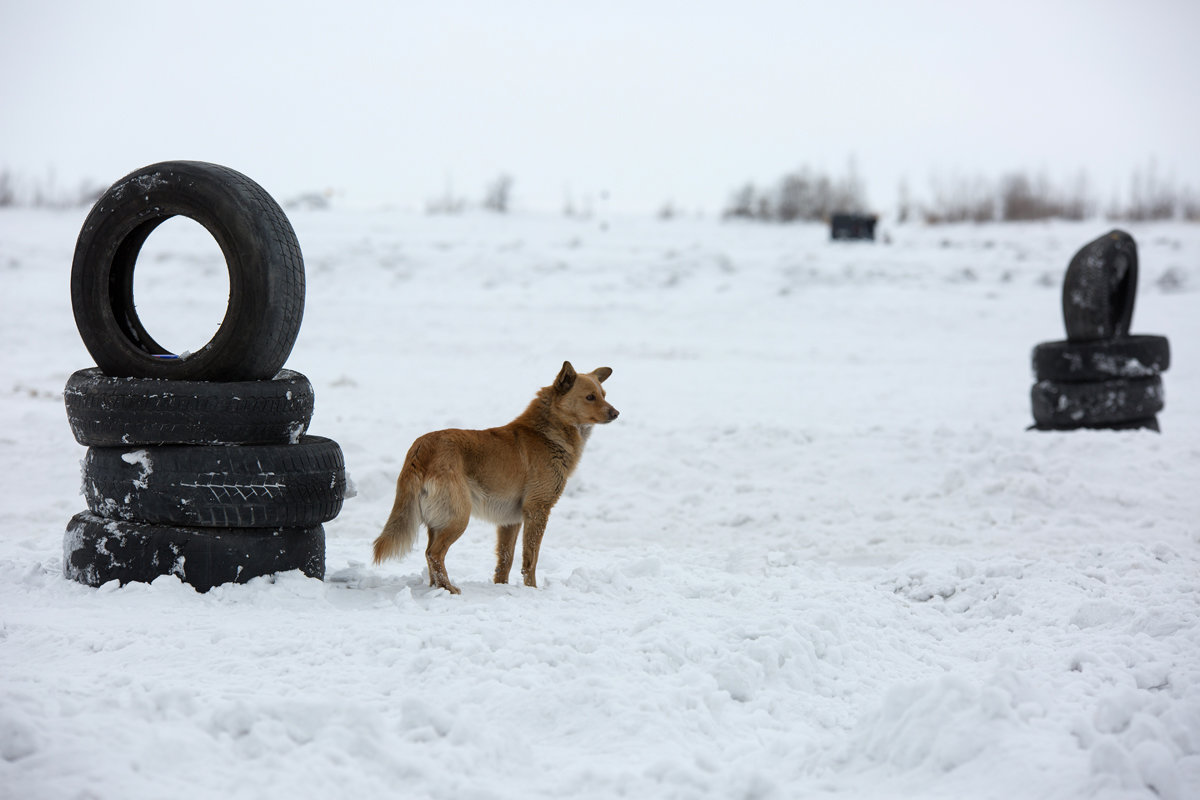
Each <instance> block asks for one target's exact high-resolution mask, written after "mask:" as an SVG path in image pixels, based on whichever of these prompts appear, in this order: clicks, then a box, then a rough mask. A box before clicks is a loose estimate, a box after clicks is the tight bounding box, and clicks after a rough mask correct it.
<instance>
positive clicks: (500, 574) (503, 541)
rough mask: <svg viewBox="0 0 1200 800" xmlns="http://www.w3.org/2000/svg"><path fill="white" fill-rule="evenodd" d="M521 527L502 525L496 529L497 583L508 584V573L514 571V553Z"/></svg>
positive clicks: (495, 580)
mask: <svg viewBox="0 0 1200 800" xmlns="http://www.w3.org/2000/svg"><path fill="white" fill-rule="evenodd" d="M520 532H521V526H520V525H519V524H518V525H501V526H499V527H498V528H496V575H495V577H494V578H493V579H492V580H493V581H494V582H495V583H508V573H509V572H511V571H512V562H513V553H514V552H515V551H516V549H517V534H518V533H520Z"/></svg>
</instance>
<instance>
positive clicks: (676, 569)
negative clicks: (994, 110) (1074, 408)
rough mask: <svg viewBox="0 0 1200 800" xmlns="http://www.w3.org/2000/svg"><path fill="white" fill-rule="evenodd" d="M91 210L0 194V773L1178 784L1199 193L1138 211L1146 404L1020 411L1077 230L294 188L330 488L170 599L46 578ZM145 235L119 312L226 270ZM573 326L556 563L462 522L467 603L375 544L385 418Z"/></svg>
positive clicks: (413, 411)
mask: <svg viewBox="0 0 1200 800" xmlns="http://www.w3.org/2000/svg"><path fill="white" fill-rule="evenodd" d="M84 216H85V212H84V211H82V210H81V211H77V212H76V211H72V212H48V211H43V212H34V211H23V210H7V211H4V212H3V213H0V271H2V272H3V273H4V276H5V292H4V293H3V294H2V299H0V302H2V303H3V309H4V313H3V314H0V336H2V337H3V339H2V341H3V347H4V365H5V368H4V373H3V374H4V377H5V381H4V384H2V385H0V390H2V391H0V422H2V423H3V427H2V428H0V453H2V454H3V457H4V459H5V462H6V463H7V464H9V466H10V468H9V469H8V470H7V471H6V478H5V481H4V483H3V489H2V505H0V529H2V530H3V535H2V536H0V797H2V798H5V800H8V798H13V799H14V800H15V799H16V798H22V799H23V800H39V799H40V798H121V800H131V799H136V798H160V797H173V796H179V797H189V798H263V797H289V798H325V797H347V798H356V797H375V796H385V797H394V796H404V797H414V798H443V797H445V798H449V797H472V798H516V797H577V798H591V797H596V798H609V797H616V796H637V797H671V798H691V797H711V798H731V797H748V798H749V797H754V798H790V797H848V798H849V797H853V798H873V797H879V798H886V797H907V798H990V797H995V798H1011V797H1047V798H1154V797H1161V798H1170V799H1172V800H1186V798H1190V797H1196V796H1200V592H1197V583H1196V576H1197V574H1200V493H1198V492H1197V490H1196V487H1197V486H1198V485H1200V350H1197V348H1196V342H1198V341H1200V314H1197V313H1196V308H1197V292H1200V227H1198V226H1188V225H1182V224H1165V223H1162V224H1155V225H1145V226H1134V227H1132V228H1131V229H1130V232H1131V233H1132V234H1133V235H1134V236H1135V238H1136V239H1137V241H1138V245H1139V266H1140V286H1139V293H1138V300H1137V306H1136V308H1135V312H1134V318H1133V326H1132V332H1133V333H1158V334H1164V335H1167V336H1168V337H1170V340H1171V347H1172V366H1171V369H1170V370H1169V371H1168V372H1167V373H1165V375H1164V378H1163V382H1164V387H1165V393H1166V409H1165V411H1164V412H1163V413H1162V414H1161V415H1160V421H1161V424H1162V433H1161V434H1155V433H1151V432H1148V431H1125V432H1113V431H1076V432H1070V433H1042V432H1030V431H1027V430H1025V429H1026V427H1027V426H1028V425H1029V424H1030V423H1031V422H1032V418H1031V412H1030V396H1029V391H1030V387H1031V385H1032V383H1033V377H1032V375H1031V374H1030V368H1029V355H1030V351H1031V349H1032V347H1033V346H1034V345H1035V344H1036V343H1038V342H1040V341H1046V340H1052V339H1061V338H1063V336H1064V331H1063V323H1062V318H1061V281H1062V276H1063V274H1064V272H1065V269H1066V266H1067V263H1068V261H1069V260H1070V258H1071V256H1072V255H1073V254H1074V252H1075V251H1076V250H1077V249H1078V248H1079V247H1080V246H1082V245H1083V244H1084V243H1086V242H1088V241H1091V240H1092V239H1094V238H1096V236H1098V235H1100V234H1102V233H1104V232H1105V231H1107V230H1108V226H1106V225H1105V224H1104V223H1102V222H1093V223H1053V224H1036V225H991V226H964V227H941V228H924V227H919V226H916V227H914V226H891V225H886V224H884V225H882V226H881V232H882V233H885V234H886V236H887V237H888V239H889V243H887V244H884V243H882V242H881V243H877V244H873V245H872V244H851V243H832V242H829V241H828V232H827V229H825V228H823V227H821V226H803V225H801V226H791V227H760V226H754V225H742V224H733V223H722V222H719V221H717V220H713V219H675V220H672V221H670V222H660V221H657V220H649V219H636V218H620V217H614V218H609V219H604V220H599V219H592V220H568V219H561V218H555V217H539V216H512V217H500V216H482V215H472V214H467V215H463V216H458V217H427V216H417V215H405V214H398V213H383V212H379V213H367V212H349V211H336V210H335V211H330V212H295V213H293V214H292V215H291V219H292V223H293V225H294V227H295V228H296V231H297V234H298V236H299V238H300V242H301V245H302V247H303V249H304V254H305V261H306V269H307V275H308V300H307V304H306V308H305V320H304V326H303V328H302V330H301V334H300V338H299V340H298V342H297V345H296V348H295V350H294V351H293V353H292V356H291V358H290V359H289V362H288V366H289V367H290V368H292V369H296V370H299V371H301V372H303V373H305V374H306V375H308V377H309V378H310V379H311V380H312V382H313V385H314V387H315V390H316V395H317V402H316V412H315V415H314V418H313V422H312V425H311V427H310V431H311V432H312V433H313V434H316V435H322V436H328V437H330V438H332V439H334V440H336V441H337V442H339V444H340V445H341V447H342V449H343V451H344V452H345V455H346V460H347V468H348V470H350V471H351V472H352V473H353V475H354V486H355V491H356V494H357V496H356V497H354V499H353V500H352V501H351V502H347V504H346V506H345V508H344V510H343V512H342V514H341V515H340V516H339V517H338V518H337V519H336V520H334V521H333V522H331V523H328V524H327V525H326V526H325V528H326V533H327V570H326V579H325V581H324V582H321V581H317V580H313V579H308V578H304V577H302V576H300V575H299V574H298V573H288V574H282V575H279V576H276V577H274V578H270V579H269V578H260V579H255V580H253V581H251V582H250V583H248V584H245V585H227V586H220V587H217V588H215V589H213V590H212V591H210V592H207V593H205V594H198V593H196V592H195V591H193V590H192V589H191V587H189V586H187V585H185V584H182V583H180V581H179V580H178V579H177V578H176V577H174V576H165V577H162V578H159V579H158V580H156V581H154V582H153V583H152V584H129V585H127V586H125V587H117V586H116V585H115V584H107V585H105V586H102V587H100V588H99V589H92V588H88V587H86V586H83V585H81V584H77V583H74V582H72V581H68V580H64V579H63V577H62V552H63V536H64V529H65V525H66V523H67V521H68V520H69V519H70V517H71V516H72V515H73V514H75V513H76V512H78V511H80V510H82V508H83V507H84V501H83V498H81V497H79V496H78V493H77V488H78V487H79V474H78V469H79V460H80V458H81V457H82V455H83V450H82V448H80V447H79V445H77V444H76V443H75V441H74V439H73V438H72V435H71V432H70V430H69V427H68V425H67V421H66V417H65V413H64V410H63V405H62V397H61V393H62V387H63V385H64V384H65V382H66V380H67V377H68V376H69V375H70V374H71V373H72V372H74V371H75V370H77V369H80V368H82V367H86V366H89V365H91V363H92V362H91V360H90V358H89V357H88V355H87V353H86V351H85V350H84V348H83V346H82V343H81V342H80V340H79V336H78V334H77V332H76V330H75V327H74V323H73V317H72V313H71V308H70V299H69V291H68V283H69V277H68V276H69V271H70V263H71V256H72V252H73V248H74V240H75V237H76V235H77V234H78V229H79V226H80V224H81V223H82V220H83V217H84ZM164 235H165V234H164ZM156 236H157V234H156ZM159 246H160V247H163V248H164V249H165V251H166V252H168V253H170V252H178V253H179V258H178V259H177V261H178V270H177V272H176V273H175V276H174V278H173V279H172V280H167V281H165V284H167V287H166V289H164V293H163V294H160V295H153V296H148V297H146V298H140V299H139V303H140V305H147V304H156V305H165V304H170V303H172V302H175V303H177V304H178V305H177V307H176V308H175V309H174V313H173V315H172V316H174V317H177V318H178V319H179V321H180V323H181V324H183V323H188V322H191V323H194V325H195V328H196V329H197V330H211V327H212V325H211V322H212V321H211V320H208V319H190V317H189V315H191V316H195V314H192V312H191V309H192V308H203V307H204V306H203V304H196V303H193V302H192V298H194V297H196V296H198V295H202V294H203V292H204V290H205V288H206V287H207V286H208V285H209V284H208V283H206V281H208V280H210V279H214V275H213V268H212V267H211V265H209V266H206V267H205V268H204V269H197V268H196V262H195V260H194V259H191V260H190V261H189V259H188V257H187V253H185V252H184V250H183V249H177V250H172V248H173V247H174V245H173V244H172V242H171V241H170V240H166V241H165V242H163V243H162V244H160V245H159ZM179 248H183V245H182V244H180V245H179ZM160 252H161V251H160ZM168 262H169V259H168V260H167V261H164V262H163V263H160V264H156V267H155V268H156V270H163V269H168V268H169V266H170V264H169V263H168ZM218 266H219V265H218ZM215 278H219V279H220V280H222V281H223V280H224V279H223V278H222V277H221V276H220V275H219V274H218V275H216V276H215ZM172 282H173V285H171V284H172ZM180 298H184V300H182V301H181V300H180ZM184 338H185V339H186V336H184ZM201 343H202V342H201ZM189 344H191V343H190V342H189ZM564 359H570V360H571V361H572V363H573V364H574V365H575V366H576V367H577V368H580V369H587V370H590V369H592V368H594V367H597V366H601V365H606V366H611V367H612V368H613V369H614V373H613V376H612V378H610V379H609V380H608V381H607V382H606V384H605V388H606V389H607V390H608V399H609V400H610V401H611V402H612V403H613V405H614V406H616V407H617V408H618V409H620V411H621V416H620V419H618V420H617V421H616V422H614V423H613V424H611V425H606V426H603V427H602V428H600V429H597V430H596V431H595V432H594V435H593V436H592V437H591V440H590V442H589V444H588V448H587V451H586V452H585V454H584V457H583V460H582V463H581V466H580V468H579V470H578V471H577V473H576V475H575V476H574V477H573V478H572V481H571V482H570V484H569V485H568V488H567V492H566V494H565V495H564V497H563V498H562V500H561V501H560V502H559V504H558V506H557V507H556V508H555V510H554V512H553V514H552V515H551V519H550V524H549V527H548V529H547V535H546V538H545V540H544V543H543V547H542V553H541V559H540V561H539V570H538V571H539V579H540V583H541V586H540V587H539V588H538V589H536V590H532V589H527V588H525V587H522V586H516V585H510V586H495V585H493V584H491V583H490V577H491V574H492V569H493V566H494V564H493V559H494V554H493V550H494V547H495V543H494V531H492V529H491V528H490V526H488V525H485V524H482V523H473V524H472V526H471V528H470V529H469V530H468V531H467V534H466V535H465V536H464V537H463V538H462V539H461V540H460V541H459V542H458V543H456V544H455V546H454V547H453V548H452V549H451V550H450V553H449V558H448V560H447V564H448V567H449V571H450V574H451V577H452V579H453V580H454V581H455V582H456V583H457V585H458V586H459V587H460V588H461V589H462V591H463V593H462V595H461V596H451V595H449V594H447V593H446V592H444V591H441V590H436V591H435V590H431V589H430V588H429V587H428V586H427V578H426V576H425V574H424V564H423V560H422V559H421V558H420V556H419V554H415V555H412V556H409V557H408V558H407V559H406V560H404V561H400V562H389V563H387V564H385V565H383V566H380V567H374V566H371V565H369V557H370V547H371V542H372V540H373V539H374V537H375V535H376V534H377V533H378V532H379V529H380V527H381V525H382V523H383V521H384V519H385V518H386V516H387V514H388V511H389V509H390V507H391V502H392V493H393V491H394V484H395V479H396V475H397V473H398V471H399V466H400V460H401V458H402V457H403V454H404V452H405V451H406V449H407V448H408V445H409V444H410V443H411V442H412V440H413V439H414V438H415V437H416V436H418V435H419V434H421V433H424V432H427V431H430V430H435V429H439V428H445V427H485V426H490V425H497V424H503V423H504V422H507V421H508V420H509V419H511V418H512V417H514V416H516V415H517V414H518V413H519V412H520V411H521V410H522V409H523V408H524V406H525V405H526V404H527V403H528V401H529V399H530V398H532V396H533V393H534V391H535V390H536V389H537V388H538V387H540V386H543V385H546V384H548V383H549V382H550V381H551V380H552V379H553V377H554V375H555V374H556V373H557V371H558V368H559V366H560V365H561V363H562V361H563V360H564ZM147 466H148V464H147Z"/></svg>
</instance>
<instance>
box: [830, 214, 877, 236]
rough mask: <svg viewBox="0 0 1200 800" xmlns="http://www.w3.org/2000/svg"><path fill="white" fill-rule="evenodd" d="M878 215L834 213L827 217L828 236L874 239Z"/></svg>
mask: <svg viewBox="0 0 1200 800" xmlns="http://www.w3.org/2000/svg"><path fill="white" fill-rule="evenodd" d="M878 221H879V217H877V216H874V215H869V214H834V215H833V216H832V217H830V219H829V238H831V239H860V240H867V241H875V223H876V222H878Z"/></svg>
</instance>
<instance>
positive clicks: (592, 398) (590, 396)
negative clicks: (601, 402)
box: [587, 394, 596, 403]
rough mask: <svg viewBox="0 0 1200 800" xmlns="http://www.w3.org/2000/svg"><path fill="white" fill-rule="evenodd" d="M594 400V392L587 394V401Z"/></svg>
mask: <svg viewBox="0 0 1200 800" xmlns="http://www.w3.org/2000/svg"><path fill="white" fill-rule="evenodd" d="M595 400H596V395H594V394H589V395H588V396H587V401H588V402H589V403H592V402H595Z"/></svg>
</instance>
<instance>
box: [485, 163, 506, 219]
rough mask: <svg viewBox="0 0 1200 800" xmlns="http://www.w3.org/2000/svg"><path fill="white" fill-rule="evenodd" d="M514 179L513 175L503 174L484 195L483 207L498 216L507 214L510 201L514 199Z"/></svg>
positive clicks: (490, 185) (491, 184) (489, 185)
mask: <svg viewBox="0 0 1200 800" xmlns="http://www.w3.org/2000/svg"><path fill="white" fill-rule="evenodd" d="M512 185H513V179H512V176H511V175H508V174H506V173H502V174H500V175H498V176H497V177H496V178H495V179H494V180H493V181H492V182H491V183H490V184H488V187H487V191H485V192H484V195H483V207H484V208H486V209H488V210H489V211H495V212H496V213H497V214H507V213H508V204H509V200H510V199H511V197H512Z"/></svg>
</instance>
